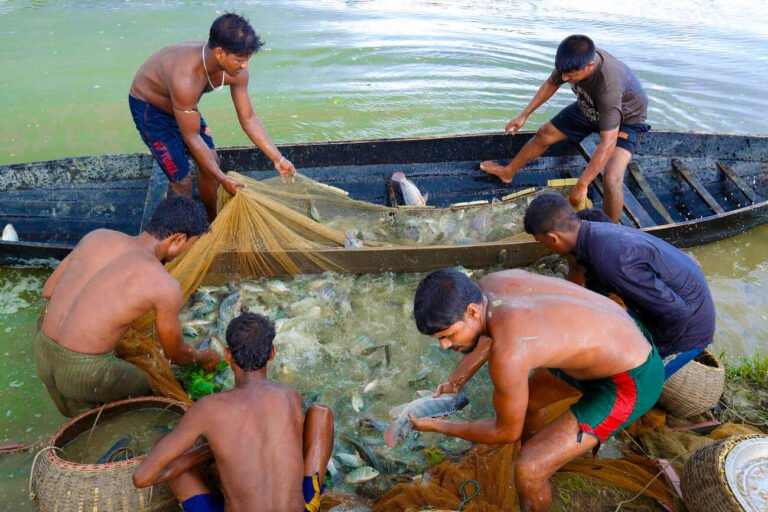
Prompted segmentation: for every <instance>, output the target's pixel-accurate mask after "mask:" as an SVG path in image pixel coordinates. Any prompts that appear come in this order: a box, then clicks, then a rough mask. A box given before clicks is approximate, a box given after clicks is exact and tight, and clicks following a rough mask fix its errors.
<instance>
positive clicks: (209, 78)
mask: <svg viewBox="0 0 768 512" xmlns="http://www.w3.org/2000/svg"><path fill="white" fill-rule="evenodd" d="M205 45H206V43H203V46H202V48H200V57H201V58H202V59H203V69H205V78H207V79H208V85H210V86H211V89H213V90H214V91H220V90H221V89H222V88H223V87H224V72H223V71H222V72H221V85H220V86H218V87H215V86H214V85H213V83H212V82H211V75H210V74H209V73H208V66H207V65H206V64H205Z"/></svg>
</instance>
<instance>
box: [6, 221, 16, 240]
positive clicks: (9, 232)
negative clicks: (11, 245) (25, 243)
mask: <svg viewBox="0 0 768 512" xmlns="http://www.w3.org/2000/svg"><path fill="white" fill-rule="evenodd" d="M3 241H4V242H18V241H19V235H18V233H16V230H15V229H14V228H13V224H6V225H5V228H4V229H3Z"/></svg>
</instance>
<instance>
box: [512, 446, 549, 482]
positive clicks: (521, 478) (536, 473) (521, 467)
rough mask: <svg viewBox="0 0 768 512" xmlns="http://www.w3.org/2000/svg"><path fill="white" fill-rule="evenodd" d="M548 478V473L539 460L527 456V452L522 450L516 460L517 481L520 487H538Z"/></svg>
mask: <svg viewBox="0 0 768 512" xmlns="http://www.w3.org/2000/svg"><path fill="white" fill-rule="evenodd" d="M546 478H547V474H546V472H545V471H544V468H542V467H541V464H540V463H539V461H537V460H535V459H533V458H532V457H526V456H525V452H521V453H520V456H519V457H518V459H517V461H516V462H515V482H516V483H517V485H518V487H521V486H522V487H525V488H528V487H536V486H538V485H540V484H541V482H542V480H545V479H546Z"/></svg>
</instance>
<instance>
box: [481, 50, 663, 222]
mask: <svg viewBox="0 0 768 512" xmlns="http://www.w3.org/2000/svg"><path fill="white" fill-rule="evenodd" d="M565 82H568V83H570V84H571V89H573V92H574V93H576V96H577V101H576V102H575V103H572V104H571V105H569V106H567V107H565V108H564V109H563V110H561V111H560V113H558V114H557V115H556V116H555V117H554V118H552V119H551V120H550V121H549V122H548V123H545V124H544V125H543V126H542V127H541V128H539V130H538V131H537V132H536V135H535V136H534V137H533V138H532V139H531V140H530V141H528V143H527V144H526V145H525V146H523V148H522V149H521V150H520V152H518V154H517V155H516V156H515V158H513V159H512V161H511V162H509V163H508V164H507V165H506V166H502V165H499V164H497V163H496V162H493V161H490V160H488V161H485V162H483V163H481V164H480V169H482V170H483V171H485V172H487V173H488V174H493V175H494V176H497V177H498V178H499V179H501V181H503V182H504V183H510V182H511V181H512V179H513V178H514V177H515V174H516V173H517V171H519V170H520V169H521V168H522V167H523V166H525V165H526V164H527V163H529V162H530V161H531V160H533V159H535V158H536V157H538V156H539V155H541V154H542V153H544V151H546V150H547V148H548V147H549V146H551V145H552V144H554V143H556V142H559V141H561V140H563V139H566V138H567V139H568V140H570V141H572V142H574V143H579V142H581V141H582V140H583V139H584V138H585V137H586V136H587V135H589V134H590V133H593V132H600V139H601V140H600V144H599V145H598V146H597V149H596V150H595V152H594V154H593V155H592V159H591V160H590V162H589V164H588V165H587V167H586V169H584V172H583V173H582V175H581V177H580V178H579V180H578V182H577V184H576V186H574V187H573V189H572V190H571V193H570V194H569V196H568V200H569V201H570V202H571V204H572V205H573V206H574V207H578V206H579V205H581V204H584V200H585V198H586V196H587V188H588V187H589V184H590V183H592V181H593V180H594V179H595V178H596V177H597V175H598V174H600V172H601V171H602V170H603V169H605V173H604V176H603V184H604V187H605V197H604V198H603V204H604V206H603V209H604V210H605V213H607V214H608V216H609V217H610V218H611V220H612V221H613V222H618V220H619V216H620V215H621V209H622V207H623V204H624V194H623V191H622V182H623V180H624V170H625V169H626V167H627V164H628V163H629V160H630V158H632V153H634V151H635V148H636V147H637V144H638V142H639V140H640V136H641V135H642V134H643V133H644V132H646V131H648V130H649V129H650V127H649V126H648V125H646V124H645V119H646V115H647V111H648V97H647V96H646V95H645V91H643V88H642V86H641V85H640V82H638V80H637V78H636V77H635V75H634V74H633V73H632V71H631V70H630V69H629V68H628V67H627V65H626V64H624V63H623V62H621V61H620V60H618V59H616V58H615V57H613V56H612V55H611V54H609V53H608V52H606V51H605V50H600V49H597V48H595V43H593V42H592V40H591V39H590V38H588V37H587V36H583V35H572V36H569V37H567V38H566V39H564V40H563V41H562V42H561V43H560V45H559V46H558V47H557V54H556V56H555V69H554V70H553V71H552V74H551V75H550V76H549V78H547V80H546V81H545V82H544V83H543V84H542V85H541V87H539V90H538V91H537V92H536V95H534V97H533V99H532V100H531V101H530V103H528V105H527V106H526V107H525V109H524V110H523V112H522V113H521V114H520V115H518V116H517V117H515V118H514V119H512V120H511V121H509V123H507V127H506V130H505V133H507V134H509V133H512V134H513V135H514V134H516V133H517V132H518V130H520V128H522V127H523V125H524V124H525V122H526V120H527V119H528V116H530V115H531V114H532V113H533V112H534V111H535V110H536V109H537V108H539V107H540V106H541V105H543V104H544V103H545V102H546V101H547V100H548V99H549V98H551V97H552V95H553V94H555V92H556V91H557V90H558V89H559V88H560V86H561V85H563V84H564V83H565Z"/></svg>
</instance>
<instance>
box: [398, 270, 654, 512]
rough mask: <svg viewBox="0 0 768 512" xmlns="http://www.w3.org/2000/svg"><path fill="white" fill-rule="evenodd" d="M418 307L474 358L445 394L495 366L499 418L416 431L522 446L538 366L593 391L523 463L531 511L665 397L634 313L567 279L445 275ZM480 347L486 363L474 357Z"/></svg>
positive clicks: (443, 338) (426, 422) (531, 444)
mask: <svg viewBox="0 0 768 512" xmlns="http://www.w3.org/2000/svg"><path fill="white" fill-rule="evenodd" d="M413 309H414V316H415V317H416V325H417V327H418V329H419V331H421V332H422V333H424V334H429V335H432V336H434V337H435V338H437V339H438V342H439V343H440V347H441V348H443V349H451V350H454V351H456V352H461V353H463V354H468V355H465V359H464V360H462V362H461V363H460V364H459V366H458V367H457V370H459V371H454V372H453V374H452V375H451V377H450V378H449V379H448V382H446V383H443V384H441V385H440V387H438V390H437V393H436V394H439V393H441V392H445V391H446V390H450V391H453V392H458V390H459V389H460V388H461V386H462V385H463V384H464V383H465V382H466V381H467V380H468V379H469V378H470V377H471V375H472V373H474V372H476V371H477V370H478V369H479V368H480V367H481V366H482V365H483V362H484V361H483V359H485V360H487V361H488V372H489V374H490V376H491V380H492V381H493V386H494V390H493V407H494V409H495V411H496V418H491V419H483V420H477V421H451V420H442V419H433V418H423V419H414V418H411V422H412V423H413V424H414V428H415V429H416V430H421V431H428V432H440V433H443V434H447V435H450V436H455V437H461V438H463V439H466V440H468V441H472V442H475V443H484V444H495V443H516V442H518V441H519V440H520V438H521V435H522V431H523V422H524V420H525V414H526V408H527V405H528V400H529V381H528V376H529V373H530V372H531V370H534V369H537V368H542V369H550V371H551V372H552V374H553V375H549V376H548V378H549V379H553V380H554V379H556V377H559V378H560V379H563V380H565V381H566V382H568V383H570V384H572V385H574V386H576V387H577V388H578V389H579V390H580V391H581V392H582V393H583V396H582V398H581V399H580V400H579V401H578V402H577V403H576V404H574V405H572V406H571V409H570V410H569V411H567V412H566V413H564V414H563V415H562V416H560V417H559V418H557V419H555V420H554V421H553V422H552V423H550V424H549V425H547V426H545V427H544V428H543V429H541V430H540V431H539V432H537V433H536V434H535V435H534V436H533V437H531V438H530V439H529V440H528V441H526V442H525V443H524V444H523V447H522V449H521V451H520V456H519V458H518V460H517V463H516V465H515V483H516V486H517V491H518V493H519V495H520V502H521V505H522V509H523V510H532V511H536V512H538V511H544V510H548V509H549V507H550V505H551V504H552V492H551V490H550V488H549V483H548V480H549V477H550V476H552V474H553V473H554V472H555V471H557V469H558V468H560V467H561V466H562V465H564V464H565V463H566V462H568V461H569V460H571V459H573V458H575V457H576V456H578V455H580V454H582V453H585V452H587V451H590V450H593V449H597V448H598V447H599V444H600V443H602V442H604V441H605V440H606V439H607V438H608V437H610V436H612V435H613V434H615V433H616V432H618V431H619V430H621V429H623V428H624V427H625V426H627V425H629V424H630V423H632V422H633V421H635V420H636V419H637V418H639V417H640V416H642V415H643V414H645V413H646V412H647V411H648V410H649V409H650V408H651V407H653V405H654V404H655V403H656V400H658V398H659V395H660V394H661V388H662V385H663V383H664V368H663V366H662V362H661V359H660V358H659V355H658V353H657V352H656V349H655V348H654V347H653V345H651V343H649V341H648V340H647V339H646V338H645V337H644V336H643V334H642V333H641V332H640V329H639V328H638V327H637V325H635V323H634V321H633V320H632V319H631V318H630V317H629V315H627V313H626V312H625V311H624V310H623V309H622V308H621V307H619V306H618V305H617V304H616V303H614V302H613V301H612V300H610V299H608V298H606V297H603V296H601V295H598V294H596V293H594V292H590V291H588V290H585V289H583V288H581V287H579V286H576V285H574V284H573V283H569V282H566V281H564V280H562V279H555V278H550V277H544V276H539V275H536V274H531V273H528V272H525V271H522V270H507V271H503V272H496V273H492V274H488V275H487V276H485V277H484V278H482V279H481V280H480V281H479V282H478V283H477V284H475V283H473V282H472V280H470V279H469V278H468V277H467V276H465V275H464V274H462V273H461V272H459V271H456V270H438V271H435V272H433V273H431V274H429V275H428V276H427V277H426V278H424V280H423V281H422V282H421V283H420V284H419V287H418V289H417V290H416V297H415V300H414V308H413ZM488 345H490V346H488ZM475 349H477V356H474V354H472V355H469V354H471V353H472V352H473V351H475ZM467 358H470V362H469V363H467V362H466V360H467ZM470 363H471V364H470ZM462 367H463V368H464V369H468V371H465V372H463V371H461V369H462ZM537 373H538V372H537ZM543 373H544V374H545V375H546V374H547V373H549V372H546V371H545V372H543ZM555 376H556V377H555ZM555 382H556V380H555ZM539 384H541V382H540V379H537V385H539ZM530 389H531V391H532V390H533V388H530Z"/></svg>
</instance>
